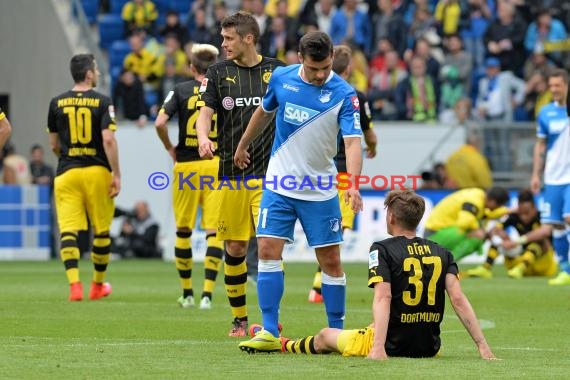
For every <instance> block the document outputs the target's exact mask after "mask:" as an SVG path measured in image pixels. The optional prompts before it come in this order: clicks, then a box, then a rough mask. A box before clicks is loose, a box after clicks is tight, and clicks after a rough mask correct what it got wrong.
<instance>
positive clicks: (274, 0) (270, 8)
mask: <svg viewBox="0 0 570 380" xmlns="http://www.w3.org/2000/svg"><path fill="white" fill-rule="evenodd" d="M304 5H305V1H304V0H267V1H265V13H266V14H267V15H268V16H269V17H275V16H277V15H279V16H288V17H292V18H297V16H298V15H299V13H300V12H301V9H302V7H303V6H304ZM283 6H284V10H285V13H283V12H282V11H279V7H283Z"/></svg>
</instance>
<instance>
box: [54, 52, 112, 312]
mask: <svg viewBox="0 0 570 380" xmlns="http://www.w3.org/2000/svg"><path fill="white" fill-rule="evenodd" d="M70 70H71V76H72V77H73V80H74V82H75V85H74V86H73V88H72V89H71V90H70V91H67V92H64V93H63V94H61V95H59V96H56V97H55V98H53V99H52V100H51V103H50V107H49V113H48V131H49V141H50V145H51V148H52V150H53V151H54V153H55V154H56V155H57V156H58V157H59V162H58V166H57V173H56V177H55V181H54V194H55V207H56V210H57V222H58V224H59V230H60V233H61V248H60V255H61V259H62V261H63V264H64V266H65V273H66V275H67V280H68V282H69V284H70V296H69V300H70V301H81V300H82V299H83V287H82V285H81V282H80V279H79V267H78V263H79V255H80V252H79V248H78V246H77V233H78V232H79V231H82V230H86V229H87V217H89V221H90V222H91V226H92V228H93V235H94V236H93V250H92V252H91V260H92V261H93V265H94V272H93V281H92V283H91V290H90V292H89V299H91V300H96V299H99V298H102V297H105V296H108V295H109V294H110V293H111V285H110V284H109V283H108V282H104V279H105V274H106V271H107V264H108V263H109V257H110V254H111V238H110V236H109V230H110V228H111V222H112V220H113V213H114V211H115V205H114V200H113V198H114V197H115V196H117V194H119V191H120V190H121V172H120V170H119V157H118V155H119V154H118V147H117V142H116V140H115V130H116V129H117V126H116V123H115V116H114V110H113V105H112V104H111V99H109V98H108V97H107V96H105V95H102V94H100V93H98V92H96V91H95V90H93V88H94V87H95V86H96V85H97V79H98V77H99V71H98V70H97V63H96V62H95V59H94V58H93V55H92V54H78V55H75V56H73V58H71V63H70Z"/></svg>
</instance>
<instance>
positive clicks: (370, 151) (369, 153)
mask: <svg viewBox="0 0 570 380" xmlns="http://www.w3.org/2000/svg"><path fill="white" fill-rule="evenodd" d="M365 151H366V158H374V157H376V144H369V145H367V146H366V149H365Z"/></svg>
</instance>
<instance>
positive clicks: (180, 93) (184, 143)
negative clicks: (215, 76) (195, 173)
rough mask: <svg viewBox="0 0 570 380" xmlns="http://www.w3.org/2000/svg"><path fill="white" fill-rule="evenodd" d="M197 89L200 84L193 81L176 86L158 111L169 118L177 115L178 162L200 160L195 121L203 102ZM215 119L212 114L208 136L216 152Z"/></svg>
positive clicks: (215, 115) (216, 134) (216, 131)
mask: <svg viewBox="0 0 570 380" xmlns="http://www.w3.org/2000/svg"><path fill="white" fill-rule="evenodd" d="M199 88H200V82H199V81H197V80H194V79H192V80H190V81H188V82H184V83H180V84H177V85H176V87H174V90H173V91H170V92H169V93H168V95H167V96H166V99H164V104H163V105H162V108H161V109H160V112H164V113H166V114H167V115H168V116H169V117H170V118H172V116H174V115H175V114H176V113H178V145H176V161H178V162H187V161H197V160H200V153H198V137H197V136H198V135H197V134H196V120H198V114H199V113H200V107H202V106H203V105H204V101H203V100H202V95H201V94H200V92H199V91H198V90H199ZM217 117H218V116H217V114H214V117H213V118H212V126H211V129H210V135H209V137H210V139H211V140H212V141H214V145H215V146H216V152H217V149H218V146H217V142H216V141H217V139H218V130H217Z"/></svg>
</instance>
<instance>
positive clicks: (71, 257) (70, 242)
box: [59, 232, 80, 284]
mask: <svg viewBox="0 0 570 380" xmlns="http://www.w3.org/2000/svg"><path fill="white" fill-rule="evenodd" d="M59 255H60V257H61V261H63V265H64V266H65V275H66V276H67V281H68V282H69V283H70V284H73V283H75V282H79V256H80V255H79V247H78V246H77V235H76V234H75V233H72V232H62V233H61V244H60V249H59Z"/></svg>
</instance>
